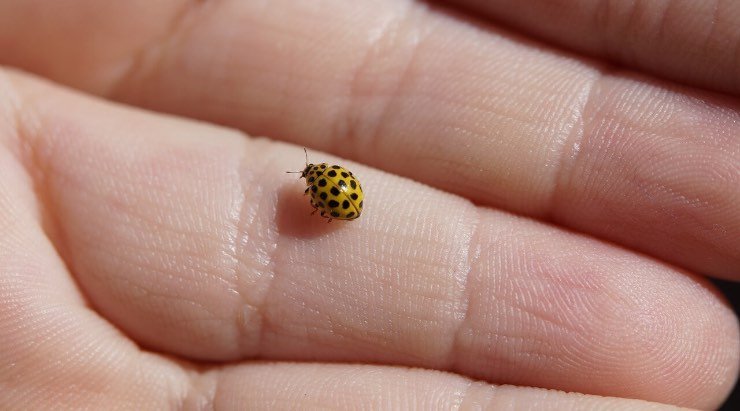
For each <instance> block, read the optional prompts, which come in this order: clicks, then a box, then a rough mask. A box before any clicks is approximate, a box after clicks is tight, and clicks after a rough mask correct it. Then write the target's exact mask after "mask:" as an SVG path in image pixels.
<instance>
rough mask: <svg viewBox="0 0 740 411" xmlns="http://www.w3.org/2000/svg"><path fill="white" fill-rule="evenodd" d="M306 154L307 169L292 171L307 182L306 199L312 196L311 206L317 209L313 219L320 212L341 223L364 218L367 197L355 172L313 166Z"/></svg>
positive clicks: (335, 167)
mask: <svg viewBox="0 0 740 411" xmlns="http://www.w3.org/2000/svg"><path fill="white" fill-rule="evenodd" d="M303 151H304V152H306V168H304V169H303V171H288V173H301V176H300V177H298V178H299V179H301V178H305V179H306V185H307V186H308V187H307V188H306V191H305V192H304V193H303V194H304V195H309V194H310V195H311V206H312V207H313V208H314V210H313V212H312V213H311V215H313V214H315V213H316V212H317V211H320V212H321V216H322V217H324V218H328V219H329V222H331V220H332V219H337V220H354V219H356V218H358V217H359V216H360V214H362V206H363V203H364V199H365V195H364V194H363V193H362V185H361V184H360V181H359V180H357V178H356V177H355V176H354V174H352V172H351V171H349V170H347V169H346V168H344V167H342V166H338V165H330V164H327V163H321V164H309V163H308V152H307V151H306V149H305V148H304V149H303Z"/></svg>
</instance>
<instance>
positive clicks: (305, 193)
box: [303, 187, 311, 196]
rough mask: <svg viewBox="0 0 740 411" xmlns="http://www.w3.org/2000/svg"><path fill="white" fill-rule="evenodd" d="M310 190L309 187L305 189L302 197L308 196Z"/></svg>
mask: <svg viewBox="0 0 740 411" xmlns="http://www.w3.org/2000/svg"><path fill="white" fill-rule="evenodd" d="M310 189H311V187H306V191H304V192H303V195H304V196H307V195H308V190H310Z"/></svg>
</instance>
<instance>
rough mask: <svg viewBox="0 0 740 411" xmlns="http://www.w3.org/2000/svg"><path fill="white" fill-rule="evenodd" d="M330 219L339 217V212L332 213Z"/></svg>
mask: <svg viewBox="0 0 740 411" xmlns="http://www.w3.org/2000/svg"><path fill="white" fill-rule="evenodd" d="M331 216H332V217H339V211H332V212H331Z"/></svg>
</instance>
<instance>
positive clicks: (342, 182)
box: [337, 180, 347, 187]
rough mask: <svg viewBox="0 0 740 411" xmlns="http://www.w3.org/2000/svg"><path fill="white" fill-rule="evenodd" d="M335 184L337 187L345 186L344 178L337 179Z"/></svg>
mask: <svg viewBox="0 0 740 411" xmlns="http://www.w3.org/2000/svg"><path fill="white" fill-rule="evenodd" d="M337 184H339V187H347V183H345V182H344V180H339V181H337Z"/></svg>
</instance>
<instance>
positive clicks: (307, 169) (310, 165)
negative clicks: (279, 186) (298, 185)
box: [300, 164, 313, 178]
mask: <svg viewBox="0 0 740 411" xmlns="http://www.w3.org/2000/svg"><path fill="white" fill-rule="evenodd" d="M312 167H313V164H306V168H304V169H303V171H301V177H300V178H306V176H307V175H308V172H309V171H311V168H312Z"/></svg>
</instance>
